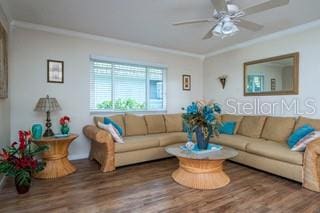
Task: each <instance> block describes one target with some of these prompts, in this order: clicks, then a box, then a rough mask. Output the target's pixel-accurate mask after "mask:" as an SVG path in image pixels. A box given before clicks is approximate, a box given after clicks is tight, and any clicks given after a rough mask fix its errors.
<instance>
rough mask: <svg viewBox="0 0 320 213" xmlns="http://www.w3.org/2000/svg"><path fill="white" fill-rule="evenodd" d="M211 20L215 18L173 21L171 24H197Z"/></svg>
mask: <svg viewBox="0 0 320 213" xmlns="http://www.w3.org/2000/svg"><path fill="white" fill-rule="evenodd" d="M212 21H215V19H214V18H207V19H195V20H190V21H183V22H176V23H173V24H172V25H174V26H179V25H184V24H197V23H206V22H212Z"/></svg>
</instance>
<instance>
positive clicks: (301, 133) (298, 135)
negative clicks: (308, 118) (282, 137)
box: [288, 124, 315, 149]
mask: <svg viewBox="0 0 320 213" xmlns="http://www.w3.org/2000/svg"><path fill="white" fill-rule="evenodd" d="M314 130H315V129H314V128H313V127H312V126H310V125H307V124H305V125H303V126H301V127H300V128H298V129H297V130H296V131H294V133H292V135H290V137H289V138H288V146H289V147H290V149H292V148H293V147H294V145H296V144H297V143H298V142H299V140H301V139H302V138H303V137H305V136H306V135H308V134H309V133H311V132H313V131H314Z"/></svg>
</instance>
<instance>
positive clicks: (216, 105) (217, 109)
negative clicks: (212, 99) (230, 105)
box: [213, 104, 221, 114]
mask: <svg viewBox="0 0 320 213" xmlns="http://www.w3.org/2000/svg"><path fill="white" fill-rule="evenodd" d="M213 107H214V111H215V112H217V113H219V114H220V113H221V107H220V106H219V105H218V104H214V106H213Z"/></svg>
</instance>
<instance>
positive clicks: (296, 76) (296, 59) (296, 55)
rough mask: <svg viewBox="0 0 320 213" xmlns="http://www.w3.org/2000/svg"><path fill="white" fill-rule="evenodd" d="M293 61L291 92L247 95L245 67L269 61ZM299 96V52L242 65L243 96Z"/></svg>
mask: <svg viewBox="0 0 320 213" xmlns="http://www.w3.org/2000/svg"><path fill="white" fill-rule="evenodd" d="M287 58H292V59H293V73H292V78H293V88H292V90H283V91H268V92H259V93H249V92H247V91H246V76H247V66H249V65H254V64H260V63H266V62H271V61H278V60H281V59H287ZM297 94H299V52H295V53H290V54H286V55H280V56H276V57H271V58H265V59H260V60H255V61H249V62H245V63H244V64H243V95H244V96H276V95H297Z"/></svg>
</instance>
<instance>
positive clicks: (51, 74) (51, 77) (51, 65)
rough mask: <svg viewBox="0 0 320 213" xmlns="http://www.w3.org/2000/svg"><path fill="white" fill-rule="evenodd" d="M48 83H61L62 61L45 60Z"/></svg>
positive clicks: (62, 78) (62, 79)
mask: <svg viewBox="0 0 320 213" xmlns="http://www.w3.org/2000/svg"><path fill="white" fill-rule="evenodd" d="M47 69H48V71H47V81H48V83H63V81H64V77H63V75H64V73H63V61H56V60H47Z"/></svg>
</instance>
